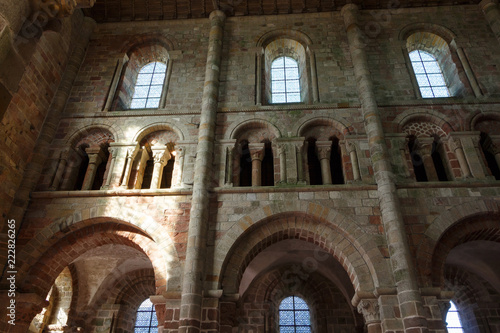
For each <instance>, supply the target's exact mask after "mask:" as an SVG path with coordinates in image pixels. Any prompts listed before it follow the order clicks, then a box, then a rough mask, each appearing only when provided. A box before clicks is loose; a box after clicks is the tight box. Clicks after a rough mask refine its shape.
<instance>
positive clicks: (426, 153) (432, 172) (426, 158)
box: [418, 138, 439, 182]
mask: <svg viewBox="0 0 500 333" xmlns="http://www.w3.org/2000/svg"><path fill="white" fill-rule="evenodd" d="M418 146H419V149H418V152H419V153H420V156H421V157H422V163H424V168H425V174H426V175H427V180H428V181H430V182H437V181H439V178H438V175H437V172H436V168H435V166H434V160H433V159H432V148H433V146H434V139H432V138H421V139H418Z"/></svg>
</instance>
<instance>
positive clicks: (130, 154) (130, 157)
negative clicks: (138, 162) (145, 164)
mask: <svg viewBox="0 0 500 333" xmlns="http://www.w3.org/2000/svg"><path fill="white" fill-rule="evenodd" d="M138 151H139V149H137V148H128V149H127V155H126V156H127V157H126V162H125V163H126V164H125V171H124V172H123V180H122V184H121V185H120V187H121V188H122V189H127V188H128V180H129V178H130V173H131V171H132V163H134V158H135V156H136V155H137V153H138Z"/></svg>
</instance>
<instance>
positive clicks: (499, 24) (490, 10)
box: [479, 0, 500, 41]
mask: <svg viewBox="0 0 500 333" xmlns="http://www.w3.org/2000/svg"><path fill="white" fill-rule="evenodd" d="M479 7H481V10H482V11H483V13H484V16H485V17H486V20H487V21H488V23H489V24H490V28H491V30H493V33H494V34H495V37H496V38H497V39H498V40H499V41H500V10H499V9H498V1H497V0H483V1H481V2H480V3H479Z"/></svg>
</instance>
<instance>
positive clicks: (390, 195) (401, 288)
mask: <svg viewBox="0 0 500 333" xmlns="http://www.w3.org/2000/svg"><path fill="white" fill-rule="evenodd" d="M342 16H343V18H344V24H345V27H346V32H347V38H348V42H349V50H350V53H351V58H352V62H353V66H354V75H355V77H356V82H357V88H358V94H359V99H360V101H361V105H362V113H363V117H364V125H365V130H366V133H367V135H368V143H369V148H370V156H371V160H372V164H373V169H374V172H375V181H376V183H377V191H378V195H379V198H380V209H381V213H382V220H383V223H384V230H385V233H386V239H387V245H388V246H389V248H390V249H391V259H390V260H391V265H392V270H393V276H394V279H395V282H396V288H397V292H398V298H399V303H400V310H401V316H402V319H403V323H404V328H405V330H406V331H412V332H417V331H421V332H424V331H427V321H426V319H425V313H424V310H423V306H422V298H421V295H420V293H419V289H418V283H417V278H416V273H415V269H414V267H413V264H412V258H411V252H410V248H409V245H408V238H407V236H406V232H405V226H404V221H403V215H402V212H401V207H400V204H399V198H398V196H397V192H396V185H395V183H394V181H393V179H394V178H395V177H394V174H393V173H392V166H391V163H390V158H389V154H388V148H387V144H386V142H385V137H384V132H383V129H382V122H381V120H380V114H379V110H378V106H377V102H376V99H375V93H374V88H373V83H372V81H371V77H370V69H369V67H368V61H367V55H366V51H365V49H364V45H362V43H360V41H362V38H363V36H362V33H361V29H360V27H359V26H358V22H357V20H358V7H357V6H356V5H355V4H347V5H345V6H344V7H343V8H342Z"/></svg>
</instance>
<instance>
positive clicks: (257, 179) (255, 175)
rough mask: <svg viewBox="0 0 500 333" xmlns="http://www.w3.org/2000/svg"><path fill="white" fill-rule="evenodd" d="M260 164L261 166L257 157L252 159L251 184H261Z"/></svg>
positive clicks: (260, 161)
mask: <svg viewBox="0 0 500 333" xmlns="http://www.w3.org/2000/svg"><path fill="white" fill-rule="evenodd" d="M261 166H262V160H260V159H258V158H254V159H252V186H260V185H262V182H261V179H262V177H261V175H262V173H261Z"/></svg>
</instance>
